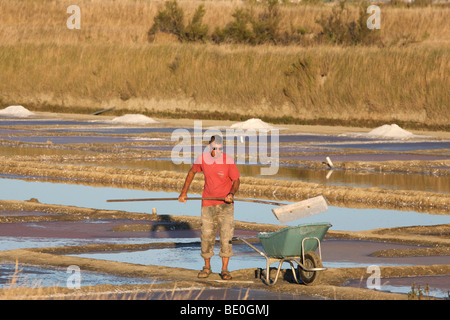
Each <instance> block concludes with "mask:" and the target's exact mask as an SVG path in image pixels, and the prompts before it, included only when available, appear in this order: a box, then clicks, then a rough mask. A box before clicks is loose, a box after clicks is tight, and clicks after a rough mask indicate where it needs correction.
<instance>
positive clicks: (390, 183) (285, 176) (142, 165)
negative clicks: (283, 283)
mask: <svg viewBox="0 0 450 320" xmlns="http://www.w3.org/2000/svg"><path fill="white" fill-rule="evenodd" d="M79 164H83V165H87V164H89V163H88V162H83V163H81V162H79ZM101 165H103V166H109V167H114V168H120V169H147V170H156V171H162V170H167V171H177V172H186V173H187V172H188V170H189V169H190V167H191V165H190V164H184V163H183V164H179V165H176V164H174V163H173V162H172V161H170V160H149V159H143V160H141V159H127V160H114V161H109V160H107V161H102V162H101ZM238 169H239V172H240V173H241V175H242V176H243V177H259V178H264V179H282V180H301V181H303V182H312V183H320V184H324V185H332V186H348V187H363V188H371V187H378V188H382V189H396V190H415V191H426V192H437V193H450V183H449V179H448V177H446V176H434V175H427V174H406V173H374V172H353V171H348V170H347V171H345V170H332V171H331V170H325V169H324V170H314V169H307V168H301V167H298V166H290V165H287V166H280V167H279V169H278V173H277V174H276V175H264V176H262V175H261V166H251V165H239V164H238Z"/></svg>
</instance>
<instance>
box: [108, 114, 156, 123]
mask: <svg viewBox="0 0 450 320" xmlns="http://www.w3.org/2000/svg"><path fill="white" fill-rule="evenodd" d="M111 122H113V123H123V124H151V123H158V121H156V120H154V119H152V118H149V117H147V116H144V115H142V114H126V115H123V116H120V117H117V118H114V119H112V120H111Z"/></svg>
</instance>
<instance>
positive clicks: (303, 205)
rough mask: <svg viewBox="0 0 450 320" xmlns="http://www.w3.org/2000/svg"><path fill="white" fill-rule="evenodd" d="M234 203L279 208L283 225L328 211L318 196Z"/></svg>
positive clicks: (325, 203)
mask: <svg viewBox="0 0 450 320" xmlns="http://www.w3.org/2000/svg"><path fill="white" fill-rule="evenodd" d="M185 199H186V200H219V201H224V200H225V198H211V197H191V198H185ZM173 200H178V198H144V199H111V200H106V202H129V201H173ZM233 201H244V202H253V203H262V204H270V205H276V206H279V208H274V209H272V212H273V214H274V215H275V217H276V218H277V219H278V221H280V222H281V223H285V222H289V221H293V220H297V219H301V218H304V217H308V216H312V215H314V214H317V213H321V212H324V211H327V210H328V203H327V200H326V199H325V198H324V197H323V196H317V197H314V198H310V199H306V200H302V201H299V202H295V203H291V204H285V203H280V202H273V201H266V200H255V199H245V198H235V199H233Z"/></svg>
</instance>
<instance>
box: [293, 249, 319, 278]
mask: <svg viewBox="0 0 450 320" xmlns="http://www.w3.org/2000/svg"><path fill="white" fill-rule="evenodd" d="M302 263H303V266H304V267H305V268H306V269H313V268H322V260H321V259H320V257H319V255H318V254H317V253H315V252H314V251H308V252H305V260H304V261H302ZM297 270H298V274H299V276H300V279H301V280H302V282H303V283H304V284H306V285H308V286H310V285H313V284H314V283H316V282H317V281H318V279H319V275H320V272H319V271H306V270H303V269H302V268H301V267H300V266H298V267H297Z"/></svg>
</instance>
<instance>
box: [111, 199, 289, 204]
mask: <svg viewBox="0 0 450 320" xmlns="http://www.w3.org/2000/svg"><path fill="white" fill-rule="evenodd" d="M185 199H186V200H218V201H224V200H225V198H209V197H206V198H202V197H192V198H185ZM172 200H178V198H144V199H111V200H106V202H129V201H172ZM233 200H234V201H245V202H254V203H262V204H272V205H275V206H284V205H286V204H285V203H279V202H273V201H265V200H255V199H243V198H235V199H233Z"/></svg>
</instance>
